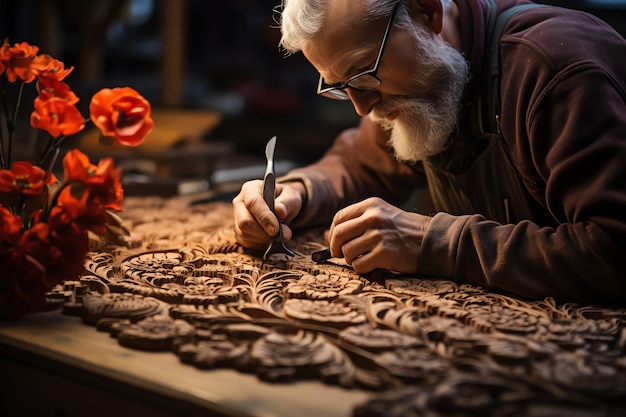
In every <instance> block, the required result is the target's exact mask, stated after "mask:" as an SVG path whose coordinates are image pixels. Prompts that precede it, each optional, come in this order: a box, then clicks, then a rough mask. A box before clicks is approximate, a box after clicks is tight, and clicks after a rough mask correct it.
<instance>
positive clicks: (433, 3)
mask: <svg viewBox="0 0 626 417" xmlns="http://www.w3.org/2000/svg"><path fill="white" fill-rule="evenodd" d="M409 9H410V10H411V11H412V12H419V13H426V15H427V16H428V23H429V24H430V27H431V29H432V30H433V31H434V32H435V33H437V34H439V33H441V30H442V28H443V6H442V5H441V0H411V1H409Z"/></svg>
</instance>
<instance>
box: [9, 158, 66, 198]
mask: <svg viewBox="0 0 626 417" xmlns="http://www.w3.org/2000/svg"><path fill="white" fill-rule="evenodd" d="M45 176H46V171H44V170H43V169H41V168H39V167H38V166H35V165H33V164H31V163H30V162H28V161H16V162H15V163H14V164H13V167H11V170H7V169H3V170H0V192H4V193H20V194H31V195H36V194H41V193H42V192H43V188H44V186H45V185H46V184H48V185H49V184H54V183H55V182H56V181H57V179H56V177H55V176H54V174H50V175H49V177H48V178H47V179H46V180H45V181H44V179H45Z"/></svg>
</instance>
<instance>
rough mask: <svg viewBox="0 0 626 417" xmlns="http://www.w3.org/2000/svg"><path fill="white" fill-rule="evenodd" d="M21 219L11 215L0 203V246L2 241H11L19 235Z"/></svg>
mask: <svg viewBox="0 0 626 417" xmlns="http://www.w3.org/2000/svg"><path fill="white" fill-rule="evenodd" d="M21 228H22V219H21V217H19V216H15V215H13V213H11V212H10V211H9V210H8V209H7V208H5V207H4V206H2V205H0V247H2V246H3V243H2V242H4V241H7V242H12V241H14V240H15V239H17V237H18V236H19V232H20V229H21Z"/></svg>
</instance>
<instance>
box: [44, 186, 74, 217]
mask: <svg viewBox="0 0 626 417" xmlns="http://www.w3.org/2000/svg"><path fill="white" fill-rule="evenodd" d="M69 185H70V183H69V182H65V181H63V182H62V183H61V185H60V186H59V188H58V189H57V190H56V192H55V193H54V195H53V196H52V199H50V203H49V204H48V205H46V206H45V207H44V210H43V213H42V214H41V218H40V220H39V221H40V222H46V221H48V216H50V211H51V210H52V208H53V207H54V206H56V204H57V202H58V201H59V196H60V195H61V192H62V191H63V189H64V188H65V187H68V186H69Z"/></svg>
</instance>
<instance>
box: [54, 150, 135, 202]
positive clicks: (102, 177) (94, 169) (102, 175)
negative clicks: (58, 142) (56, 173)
mask: <svg viewBox="0 0 626 417" xmlns="http://www.w3.org/2000/svg"><path fill="white" fill-rule="evenodd" d="M63 174H64V177H65V182H67V183H70V184H72V183H78V184H73V185H72V187H73V192H72V194H73V195H78V194H82V191H83V189H84V188H81V187H80V185H81V184H82V185H84V187H86V188H88V189H89V197H90V198H91V199H97V201H98V202H99V203H100V204H102V205H104V207H105V208H110V209H114V210H121V208H122V199H123V196H124V192H123V189H122V184H121V176H122V171H121V169H120V168H117V169H116V168H115V166H114V165H113V159H112V158H104V159H101V160H100V162H99V163H98V165H97V166H96V165H92V164H91V162H89V158H88V157H87V155H85V154H84V153H82V152H81V151H79V150H78V149H72V150H71V151H69V152H68V153H67V154H66V155H65V157H64V158H63Z"/></svg>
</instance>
